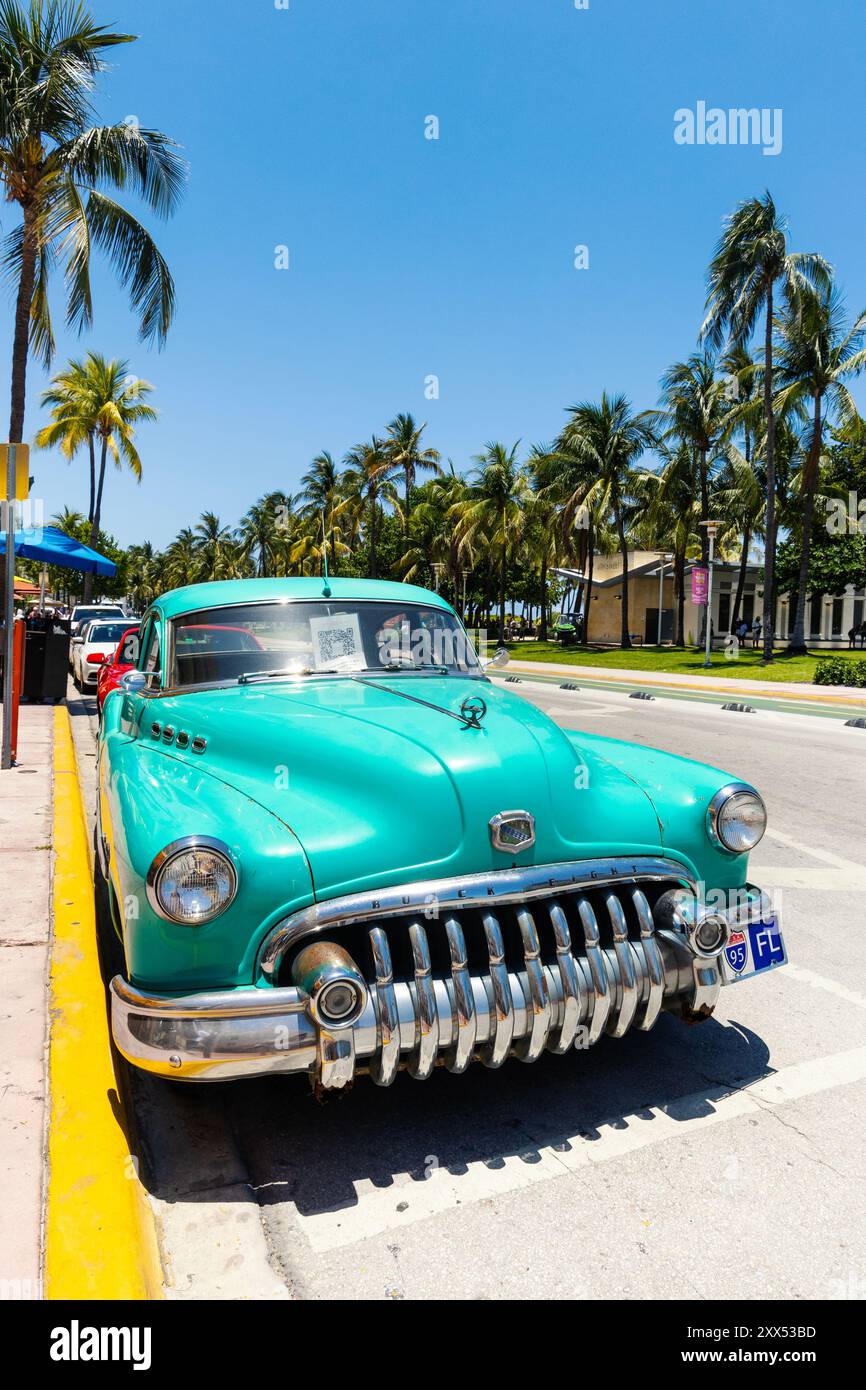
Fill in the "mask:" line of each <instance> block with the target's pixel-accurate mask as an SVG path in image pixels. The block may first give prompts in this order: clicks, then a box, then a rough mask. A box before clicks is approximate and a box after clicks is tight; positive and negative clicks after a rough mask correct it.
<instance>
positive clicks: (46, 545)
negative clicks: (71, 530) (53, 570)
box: [0, 526, 117, 579]
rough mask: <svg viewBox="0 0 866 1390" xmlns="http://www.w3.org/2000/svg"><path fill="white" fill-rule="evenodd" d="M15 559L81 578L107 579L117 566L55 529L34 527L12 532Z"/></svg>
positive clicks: (2, 546)
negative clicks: (76, 573) (77, 573)
mask: <svg viewBox="0 0 866 1390" xmlns="http://www.w3.org/2000/svg"><path fill="white" fill-rule="evenodd" d="M5 554H6V536H5V535H4V534H3V533H0V555H5ZM15 555H16V557H18V558H19V559H22V560H41V561H42V563H43V565H58V566H59V567H60V568H61V569H66V570H79V571H80V572H81V573H82V574H101V575H103V576H104V577H105V578H107V579H110V578H111V577H112V575H114V574H116V573H117V565H115V564H114V563H113V562H112V561H111V560H106V558H105V556H104V555H100V554H99V553H98V552H97V551H95V550H91V549H90V546H89V545H84V543H83V542H82V541H77V540H76V539H75V537H74V536H67V535H66V533H65V532H64V531H58V530H57V529H56V527H54V526H41V527H33V528H31V529H30V530H29V531H16V532H15Z"/></svg>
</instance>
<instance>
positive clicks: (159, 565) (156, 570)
mask: <svg viewBox="0 0 866 1390" xmlns="http://www.w3.org/2000/svg"><path fill="white" fill-rule="evenodd" d="M126 575H127V581H126V582H127V586H128V588H129V593H130V596H131V598H132V601H133V603H134V604H135V606H136V608H140V609H141V610H142V612H143V611H144V610H145V609H146V608H149V607H150V605H151V604H152V603H153V600H154V599H155V598H156V597H157V595H158V594H161V593H162V592H163V591H164V590H165V589H166V588H167V587H170V586H169V585H167V584H166V582H165V580H166V577H167V576H166V574H165V569H164V556H162V555H158V554H157V553H156V552H155V551H154V548H153V546H152V545H151V543H150V541H145V542H144V544H143V545H131V546H130V547H129V549H128V550H127V552H126ZM184 582H187V581H184Z"/></svg>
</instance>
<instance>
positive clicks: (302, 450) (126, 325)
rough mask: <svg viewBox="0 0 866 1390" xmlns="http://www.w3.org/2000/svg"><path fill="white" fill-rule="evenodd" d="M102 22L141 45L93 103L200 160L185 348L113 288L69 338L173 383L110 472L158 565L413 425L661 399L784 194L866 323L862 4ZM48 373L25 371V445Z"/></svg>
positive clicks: (517, 8) (118, 504)
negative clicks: (768, 195)
mask: <svg viewBox="0 0 866 1390" xmlns="http://www.w3.org/2000/svg"><path fill="white" fill-rule="evenodd" d="M92 4H93V8H94V10H95V12H96V13H97V15H98V17H99V18H100V19H101V20H102V21H104V22H108V21H111V22H112V23H113V24H114V25H115V26H116V27H117V28H121V29H124V30H127V31H129V32H132V33H137V34H139V35H140V36H141V37H140V40H139V42H137V43H136V44H133V45H130V46H128V47H126V48H124V49H120V50H116V51H115V54H116V58H115V64H114V69H113V71H112V72H111V73H110V74H109V76H108V77H107V79H106V81H105V83H104V87H103V89H102V96H101V99H100V102H99V107H100V111H101V112H102V114H103V115H104V116H105V117H106V118H109V119H116V120H120V119H123V118H124V117H127V116H136V117H138V118H139V119H140V120H141V122H142V124H147V125H155V126H158V127H160V128H162V129H163V130H165V131H166V132H168V133H169V134H171V135H172V136H173V137H174V138H175V139H177V140H178V141H179V142H180V143H181V144H182V145H183V146H184V147H185V153H186V157H187V158H188V160H189V162H190V181H189V188H188V193H187V197H186V199H185V202H184V205H183V207H182V208H181V210H180V212H179V213H178V214H177V216H176V217H175V218H174V219H173V220H172V222H170V223H169V224H167V225H164V226H161V227H159V226H158V228H157V229H158V236H159V241H160V245H161V247H162V248H163V250H164V252H165V254H166V255H167V257H168V259H169V261H170V264H171V266H172V269H173V272H174V274H175V278H176V281H177V291H178V315H177V320H176V324H175V326H174V328H173V330H172V333H171V336H170V339H169V343H168V346H167V348H166V349H165V350H164V351H163V352H162V353H158V352H156V351H154V350H145V349H144V348H142V347H141V346H140V345H139V344H138V342H137V339H136V332H135V325H134V322H133V319H132V316H131V314H130V313H129V312H128V309H127V306H126V303H125V300H124V298H123V296H122V295H121V294H120V292H119V291H118V290H117V289H116V288H115V286H114V284H113V281H112V280H111V278H110V276H108V275H107V274H104V273H98V274H97V276H96V301H95V302H96V322H95V328H94V331H93V333H92V334H90V335H87V336H86V337H85V338H83V339H77V338H71V337H70V336H68V335H66V334H65V333H60V334H58V340H59V349H60V351H59V359H60V360H61V361H62V360H63V359H64V358H65V356H67V355H68V354H69V353H70V352H80V351H84V350H85V349H86V348H87V347H90V346H92V347H94V348H96V349H97V350H99V351H103V352H105V353H107V354H109V355H111V356H126V357H128V358H129V359H130V362H131V365H132V369H133V370H134V371H136V372H137V373H138V374H140V375H142V376H145V377H147V378H148V379H149V380H150V381H152V382H153V383H154V386H155V388H156V390H155V393H154V403H155V404H156V405H157V406H158V407H159V409H160V412H161V419H160V422H159V424H158V425H155V426H149V427H146V428H144V429H143V430H142V431H141V433H140V437H139V443H140V448H141V453H142V458H143V462H144V480H143V482H142V484H141V486H140V487H139V486H136V485H135V483H134V482H132V481H131V480H130V479H129V478H128V477H121V476H120V475H112V476H111V477H110V478H109V481H108V488H107V496H106V506H105V514H104V522H105V525H106V526H107V527H108V529H110V530H112V531H113V532H114V533H115V534H116V535H117V537H118V538H119V539H120V541H121V542H122V543H130V542H132V541H136V540H145V539H148V540H151V541H152V542H153V544H154V545H156V546H159V547H161V546H163V545H165V544H166V543H167V542H168V541H169V540H170V539H171V537H172V536H173V535H174V534H175V532H176V531H177V530H178V529H179V528H180V527H181V526H182V525H185V524H189V523H191V522H192V521H194V520H195V519H196V518H197V516H198V514H199V513H200V512H201V511H203V510H205V509H208V510H213V511H215V512H217V513H218V514H219V515H220V517H221V518H222V519H223V520H224V521H225V522H228V523H231V524H234V523H235V522H236V521H237V520H238V518H239V517H240V515H241V514H242V513H243V511H245V510H246V508H247V507H248V506H249V504H250V503H251V502H253V501H254V500H255V499H256V497H258V496H259V495H261V494H262V493H263V492H265V491H268V490H271V489H273V488H278V487H279V488H283V489H286V490H288V491H293V490H295V489H296V488H297V485H298V480H299V478H300V475H301V473H302V472H303V471H304V468H305V466H306V464H307V463H308V461H309V459H310V458H311V457H312V456H313V455H314V454H315V453H316V452H318V451H319V450H321V449H330V450H331V452H332V453H334V454H335V455H337V456H341V455H342V454H343V453H344V452H345V450H346V449H348V448H349V447H350V446H351V445H352V444H353V443H355V442H356V441H357V440H359V439H363V438H365V437H368V436H369V435H370V434H372V433H373V432H374V431H375V430H377V429H381V428H382V427H383V426H384V424H385V423H386V422H387V421H388V420H389V419H390V418H392V417H393V416H394V415H395V414H396V413H397V412H398V411H402V410H409V411H412V412H413V413H414V414H415V415H416V416H417V417H418V418H420V419H422V420H428V421H429V428H428V436H429V438H428V442H429V443H431V444H434V445H435V446H436V447H438V448H439V449H440V450H441V452H442V454H443V456H444V457H446V458H447V457H450V458H452V459H453V460H454V462H455V464H456V465H457V466H458V467H461V468H464V467H466V466H468V465H469V464H470V462H471V459H472V456H473V455H474V454H475V453H477V452H478V451H479V450H480V449H481V448H482V447H483V445H484V443H485V442H486V441H487V440H489V439H493V438H500V439H503V440H505V441H507V442H509V443H512V442H513V441H514V440H516V439H518V438H520V439H522V440H523V441H524V444H525V445H526V446H528V445H529V444H530V443H532V442H534V441H538V440H545V439H549V438H551V437H552V435H553V434H554V433H555V432H556V430H557V429H558V427H559V426H560V424H561V422H562V420H563V410H564V408H565V407H566V406H568V405H569V404H572V403H574V402H576V401H578V400H581V399H584V398H591V397H597V396H598V395H599V394H600V392H601V391H602V389H604V388H607V389H608V390H611V391H624V392H626V393H627V394H628V395H629V396H630V397H631V398H632V400H633V401H634V403H635V405H637V406H639V407H648V406H651V405H654V404H655V402H656V398H657V389H658V378H659V376H660V374H661V373H662V371H663V370H664V368H665V367H666V366H667V364H668V363H669V362H671V361H673V360H675V359H677V358H682V357H684V356H686V355H687V354H688V353H689V352H690V351H692V350H693V348H694V345H695V338H696V333H697V330H698V327H699V325H700V322H701V318H702V309H703V302H704V273H705V268H706V263H707V260H708V259H709V256H710V254H711V251H712V247H713V245H714V242H715V240H716V238H717V236H718V233H719V230H720V225H721V220H722V218H723V216H724V214H725V213H727V212H729V211H730V210H731V209H732V208H733V206H734V205H735V204H736V202H737V201H738V200H740V199H741V198H744V197H748V196H752V195H754V194H757V193H761V192H763V190H764V189H765V188H767V187H769V188H770V190H771V191H772V193H773V196H774V198H775V199H776V202H777V205H778V206H779V207H780V208H782V209H784V211H785V212H786V213H787V214H788V216H789V218H790V224H791V246H792V248H793V249H800V250H817V251H820V252H821V253H823V254H824V255H825V256H826V257H827V258H828V259H829V260H830V261H831V262H832V263H833V265H834V266H835V267H836V271H837V275H838V278H839V281H840V283H841V284H842V286H843V287H844V289H845V291H846V294H847V300H848V307H849V310H850V311H851V312H852V313H853V312H854V311H859V310H860V309H861V308H863V307H864V305H866V266H864V256H863V246H864V226H866V180H864V177H863V175H864V159H863V142H864V135H863V120H862V54H863V51H864V45H863V41H864V37H866V17H864V11H863V7H862V0H835V2H834V3H833V4H832V5H829V6H828V5H823V6H816V5H815V4H814V3H813V0H727V2H726V3H725V4H724V5H709V4H705V3H697V0H655V3H650V2H649V0H589V9H587V10H578V9H576V8H575V5H574V0H289V7H288V9H285V10H284V9H277V8H276V6H275V4H274V0H207V3H205V0H184V3H182V4H178V3H177V0H146V2H145V0H134V2H133V0H92ZM701 100H703V101H705V102H706V103H707V105H708V106H717V107H721V108H724V109H727V108H730V107H759V108H763V107H767V108H773V109H775V108H781V110H782V112H783V127H782V129H783V142H782V151H781V153H780V154H778V155H777V156H766V155H764V154H763V153H762V150H761V148H760V147H759V146H731V145H729V146H710V145H693V146H682V145H678V144H676V143H675V141H674V138H673V133H674V113H675V111H676V110H677V109H678V108H682V107H691V108H693V109H694V108H695V106H696V103H697V102H698V101H701ZM430 115H435V116H436V117H437V118H438V120H439V123H440V131H439V139H438V140H435V141H434V140H428V139H425V118H426V117H428V116H430ZM8 225H9V222H8V218H6V217H4V220H3V226H4V228H5V227H6V226H8ZM578 244H583V245H586V246H588V248H589V269H587V270H576V269H575V268H574V248H575V246H576V245H578ZM279 245H286V246H288V248H289V258H290V268H289V269H288V270H287V271H278V270H276V269H275V268H274V255H275V247H277V246H279ZM60 288H61V286H60V283H59V281H58V283H57V285H56V286H55V300H54V303H55V314H56V317H58V318H59V317H60V309H61V303H60V296H59V295H58V293H57V292H56V291H58V290H59V289H60ZM6 313H7V329H6V332H5V333H4V334H3V336H2V340H0V345H2V352H0V373H2V379H3V380H5V381H7V382H8V379H9V365H8V352H9V344H10V338H11V310H10V309H9V307H8V306H7V309H6ZM431 374H435V375H436V376H438V378H439V382H440V388H439V389H440V395H439V399H438V400H427V399H425V394H424V391H425V379H426V378H427V377H428V376H430V375H431ZM44 384H45V380H44V377H43V375H42V372H41V370H40V369H39V368H38V367H37V366H35V365H31V372H30V389H29V408H28V421H27V430H28V434H32V432H33V431H34V430H35V429H36V428H37V426H38V424H39V422H40V412H39V409H38V398H39V392H40V390H41V389H42V388H43V386H44ZM856 394H857V395H858V397H859V399H860V401H861V403H864V400H866V398H864V391H863V389H862V387H861V388H860V389H859V390H858V391H857V393H856ZM31 471H32V472H33V473H34V474H35V475H36V479H37V483H36V486H35V488H34V492H35V493H36V494H37V495H39V496H42V497H44V499H45V505H46V511H47V512H48V513H49V514H50V513H51V512H53V511H56V510H58V509H59V508H60V507H62V506H63V505H64V504H68V505H70V506H77V507H81V508H83V509H85V510H86V489H85V486H84V471H83V460H82V466H79V465H78V464H73V465H72V467H71V468H70V467H69V466H68V465H67V464H65V463H64V462H63V461H62V460H61V459H60V458H59V456H52V455H44V456H43V455H37V456H35V457H34V460H33V463H32V465H31Z"/></svg>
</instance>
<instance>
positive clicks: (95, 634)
mask: <svg viewBox="0 0 866 1390" xmlns="http://www.w3.org/2000/svg"><path fill="white" fill-rule="evenodd" d="M125 631H126V624H125V623H91V624H90V627H89V628H88V630H87V640H88V642H106V643H111V644H113V645H114V646H115V647H116V646H117V644H118V642H119V641H120V639H121V637H122V636H123V634H124V632H125Z"/></svg>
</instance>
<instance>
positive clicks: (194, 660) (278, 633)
mask: <svg viewBox="0 0 866 1390" xmlns="http://www.w3.org/2000/svg"><path fill="white" fill-rule="evenodd" d="M172 626H173V638H174V640H173V661H172V673H171V684H172V685H198V684H207V683H208V682H211V681H221V680H233V679H234V680H237V679H238V678H239V677H241V676H244V675H250V674H256V673H260V672H265V673H266V672H270V671H283V672H288V673H290V674H294V673H297V674H298V675H300V674H302V673H304V672H316V671H328V672H335V673H338V674H339V673H345V674H347V675H350V674H352V673H353V672H361V671H366V672H374V673H376V672H378V673H381V672H382V671H384V670H393V669H399V670H407V671H411V670H413V669H415V670H424V669H428V668H429V667H431V666H437V667H438V666H443V667H445V668H447V669H448V670H449V671H460V672H464V673H465V672H471V673H474V674H477V673H478V672H479V671H480V666H479V663H478V658H477V656H476V654H475V651H474V649H473V648H472V646H471V643H470V641H469V638H468V637H467V635H466V632H465V630H464V629H463V627H462V626H461V624H460V622H459V621H458V619H457V618H456V617H455V616H454V615H453V614H452V613H449V612H447V611H446V610H445V609H441V608H434V607H427V606H425V605H423V604H399V603H379V602H373V603H365V602H362V601H359V600H342V601H340V602H337V601H335V600H331V601H328V602H326V601H324V600H312V601H296V602H294V603H269V604H265V603H261V604H245V605H242V606H237V607H227V608H214V609H208V610H207V612H200V613H190V614H187V615H186V616H185V617H182V618H177V619H175V621H174V623H173V625H172Z"/></svg>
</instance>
